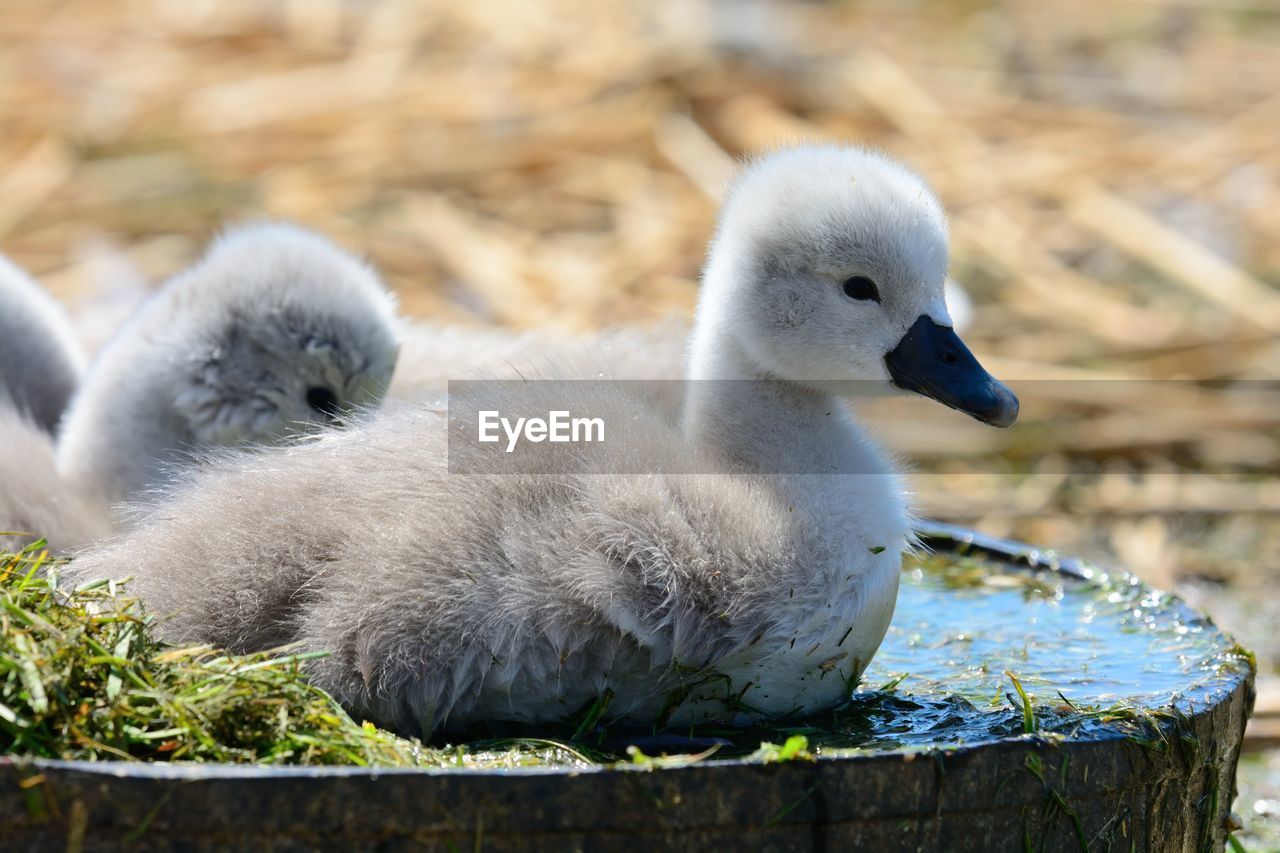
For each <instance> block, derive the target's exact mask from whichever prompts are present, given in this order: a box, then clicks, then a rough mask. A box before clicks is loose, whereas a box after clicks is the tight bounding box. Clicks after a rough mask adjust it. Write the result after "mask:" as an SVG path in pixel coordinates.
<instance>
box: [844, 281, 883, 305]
mask: <svg viewBox="0 0 1280 853" xmlns="http://www.w3.org/2000/svg"><path fill="white" fill-rule="evenodd" d="M841 287H843V288H844V295H845V296H847V297H849V298H850V299H874V300H875V301H876V302H879V301H880V291H879V290H877V289H876V283H875V282H874V281H872V280H871V279H869V278H867V277H866V276H865V275H855V276H854V277H853V278H846V279H845V280H844V284H842V285H841Z"/></svg>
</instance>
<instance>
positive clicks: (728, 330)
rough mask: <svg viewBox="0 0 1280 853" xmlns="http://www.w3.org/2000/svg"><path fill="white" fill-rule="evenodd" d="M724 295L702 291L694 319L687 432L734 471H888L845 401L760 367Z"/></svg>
mask: <svg viewBox="0 0 1280 853" xmlns="http://www.w3.org/2000/svg"><path fill="white" fill-rule="evenodd" d="M713 285H714V282H712V281H708V282H707V283H706V285H704V286H705V287H711V286H713ZM719 301H720V300H719V299H718V298H717V294H716V293H714V292H704V298H703V300H702V301H701V302H700V303H699V306H698V316H697V320H696V321H695V324H694V331H693V335H692V338H691V344H690V352H689V362H688V369H687V371H686V376H685V378H686V380H688V382H687V388H686V391H685V402H684V410H683V412H684V414H683V417H684V421H683V427H684V431H685V435H686V436H687V437H688V438H689V440H690V441H691V442H693V443H694V444H695V445H696V446H699V447H701V448H706V449H708V450H710V451H711V452H712V453H713V454H714V455H715V457H716V458H719V459H722V460H724V462H725V463H726V466H727V467H726V470H729V471H733V470H740V471H746V472H751V473H760V474H781V475H802V474H884V473H887V468H886V467H885V464H884V462H883V460H882V458H881V456H880V454H879V453H878V452H876V451H875V450H874V449H873V448H872V447H871V445H870V443H869V442H868V441H867V439H866V437H865V436H864V434H863V432H862V429H861V428H860V427H859V426H858V425H857V423H856V422H855V421H854V420H853V418H852V417H851V416H850V414H849V412H848V409H847V407H846V401H845V400H843V399H842V398H840V397H838V396H836V395H835V394H833V393H831V392H830V391H825V390H821V389H819V388H817V387H812V386H809V385H806V384H802V383H799V382H794V381H790V380H787V379H782V378H779V377H777V376H774V375H772V374H770V373H769V372H768V371H766V370H764V369H762V368H761V367H760V366H759V364H758V363H757V362H756V361H755V360H754V359H753V358H752V357H751V355H750V353H749V352H748V351H747V348H746V347H745V346H744V345H743V343H742V341H741V340H739V338H738V333H737V330H735V329H734V328H733V327H732V323H731V322H729V317H730V316H731V315H730V314H728V313H727V312H725V311H723V310H721V309H722V306H721V305H720V304H718V303H719ZM855 385H856V383H850V387H854V386H855Z"/></svg>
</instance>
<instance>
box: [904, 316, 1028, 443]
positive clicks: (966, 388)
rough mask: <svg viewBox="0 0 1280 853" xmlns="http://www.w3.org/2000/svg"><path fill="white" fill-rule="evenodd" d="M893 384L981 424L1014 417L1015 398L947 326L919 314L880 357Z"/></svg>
mask: <svg viewBox="0 0 1280 853" xmlns="http://www.w3.org/2000/svg"><path fill="white" fill-rule="evenodd" d="M884 363H885V366H886V367H887V368H889V376H890V378H892V380H893V384H894V385H897V386H898V387H899V388H902V389H904V390H907V391H914V392H916V393H917V394H923V395H925V396H926V397H932V398H933V399H935V400H937V401H938V402H939V403H942V404H943V405H944V406H950V407H951V408H953V409H956V410H958V411H961V412H964V413H965V414H967V415H970V416H972V417H975V418H977V419H978V420H980V421H982V422H983V423H987V424H991V425H992V426H997V427H1007V426H1010V425H1011V424H1012V423H1013V422H1014V421H1016V420H1017V419H1018V398H1017V397H1015V396H1014V394H1013V392H1012V391H1010V390H1009V388H1008V387H1007V386H1006V385H1005V384H1004V383H1003V382H1001V381H1000V380H998V379H996V378H995V377H994V376H992V375H991V374H990V373H987V371H986V370H984V369H983V367H982V365H981V364H979V363H978V360H977V359H976V358H974V357H973V353H971V352H969V348H968V347H966V346H965V345H964V341H962V340H960V337H959V336H958V335H957V334H956V333H955V330H954V329H952V328H950V327H949V326H943V325H940V324H938V323H935V322H934V321H933V319H932V318H930V317H928V316H926V315H923V314H922V315H921V316H920V318H919V319H917V320H916V321H915V323H914V324H912V326H911V328H910V329H908V330H907V333H906V334H905V335H903V336H902V340H900V341H898V345H897V346H896V347H894V348H893V351H892V352H890V353H889V354H888V355H886V356H885V357H884Z"/></svg>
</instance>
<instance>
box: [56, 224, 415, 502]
mask: <svg viewBox="0 0 1280 853" xmlns="http://www.w3.org/2000/svg"><path fill="white" fill-rule="evenodd" d="M397 352H398V342H397V321H396V315H395V301H394V298H393V297H392V296H391V295H390V294H389V293H388V292H387V290H386V289H385V288H384V287H383V285H382V283H381V281H380V280H379V278H378V276H377V275H376V274H375V273H374V272H373V270H372V269H370V268H369V267H368V266H366V265H365V264H364V263H362V262H360V261H359V260H357V259H356V258H354V257H352V256H351V255H350V254H348V253H346V252H345V251H343V250H341V249H339V248H338V247H337V246H335V245H334V244H333V243H331V242H329V241H328V240H326V239H324V238H323V237H320V236H318V235H316V234H313V233H311V232H309V231H305V230H303V229H301V228H298V227H295V226H290V225H283V224H267V225H255V226H249V227H243V228H239V229H235V230H232V231H230V232H228V233H227V234H225V235H224V236H223V237H221V238H220V239H219V240H217V241H216V242H215V243H214V244H213V246H212V247H211V248H210V250H209V252H208V253H207V254H206V255H205V257H204V258H203V259H201V260H200V261H199V262H198V263H197V264H196V265H195V266H194V267H192V268H191V269H189V270H187V271H186V272H184V273H182V274H180V275H178V276H177V277H175V278H173V279H172V280H170V281H169V282H168V283H167V284H165V285H164V287H162V288H161V289H160V291H158V292H157V293H156V294H155V295H154V296H153V297H152V298H151V299H149V300H148V301H147V302H146V303H144V304H143V306H142V307H141V308H140V309H139V310H138V312H137V314H135V315H134V317H133V318H132V319H130V320H129V322H127V323H126V324H125V325H124V326H123V327H122V328H121V329H120V331H119V332H117V334H116V335H115V337H114V338H113V339H112V340H111V341H110V342H109V343H108V344H107V345H106V346H105V347H104V348H103V351H102V352H101V354H100V355H99V356H98V358H97V360H96V361H95V362H94V364H93V365H92V366H91V368H90V370H89V372H88V374H87V375H86V376H85V379H84V382H83V383H82V386H81V390H80V392H79V393H78V394H77V395H76V397H75V398H74V400H73V401H72V403H71V408H70V410H69V411H68V412H67V415H66V419H65V421H64V423H63V428H62V433H61V436H60V439H59V443H58V457H57V458H58V469H59V471H60V473H61V474H62V476H63V477H64V478H65V479H66V480H67V482H69V483H74V484H77V486H78V487H80V488H82V489H84V490H86V492H87V493H89V494H92V495H93V496H94V497H95V498H96V499H98V500H103V501H106V502H108V503H111V504H119V503H122V502H129V501H137V500H139V499H141V498H143V497H144V496H145V494H146V492H147V491H148V490H149V489H152V488H155V487H160V486H163V485H164V484H165V483H166V482H168V481H170V480H171V479H172V478H173V476H174V475H175V474H176V473H177V472H179V471H180V470H182V469H183V468H184V467H185V463H188V462H190V461H191V460H192V459H194V458H196V457H197V455H198V454H199V453H200V452H203V451H208V450H210V449H216V448H223V447H232V446H241V445H248V444H264V443H275V442H278V441H280V440H281V439H283V438H285V437H287V436H289V435H291V434H295V433H297V432H299V431H305V430H307V429H308V428H311V427H315V426H320V425H324V424H328V423H331V422H333V421H335V420H336V419H338V418H341V417H342V416H344V415H346V414H350V413H354V412H356V411H358V410H360V409H363V408H368V407H371V406H373V405H376V404H378V403H379V402H380V401H381V399H382V397H383V395H384V394H385V392H386V388H387V386H388V384H389V383H390V380H391V373H392V371H393V369H394V367H395V362H396V356H397Z"/></svg>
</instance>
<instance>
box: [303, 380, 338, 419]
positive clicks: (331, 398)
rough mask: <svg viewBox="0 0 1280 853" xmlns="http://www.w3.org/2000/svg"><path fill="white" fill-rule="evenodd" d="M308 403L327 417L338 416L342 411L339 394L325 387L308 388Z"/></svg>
mask: <svg viewBox="0 0 1280 853" xmlns="http://www.w3.org/2000/svg"><path fill="white" fill-rule="evenodd" d="M307 405H308V406H310V407H311V408H312V409H314V410H315V411H316V412H319V413H320V414H322V415H324V416H325V417H326V418H332V417H336V416H337V415H338V414H339V411H340V409H339V406H338V395H337V394H335V393H333V392H332V391H331V390H329V389H328V388H323V387H321V388H308V389H307Z"/></svg>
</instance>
